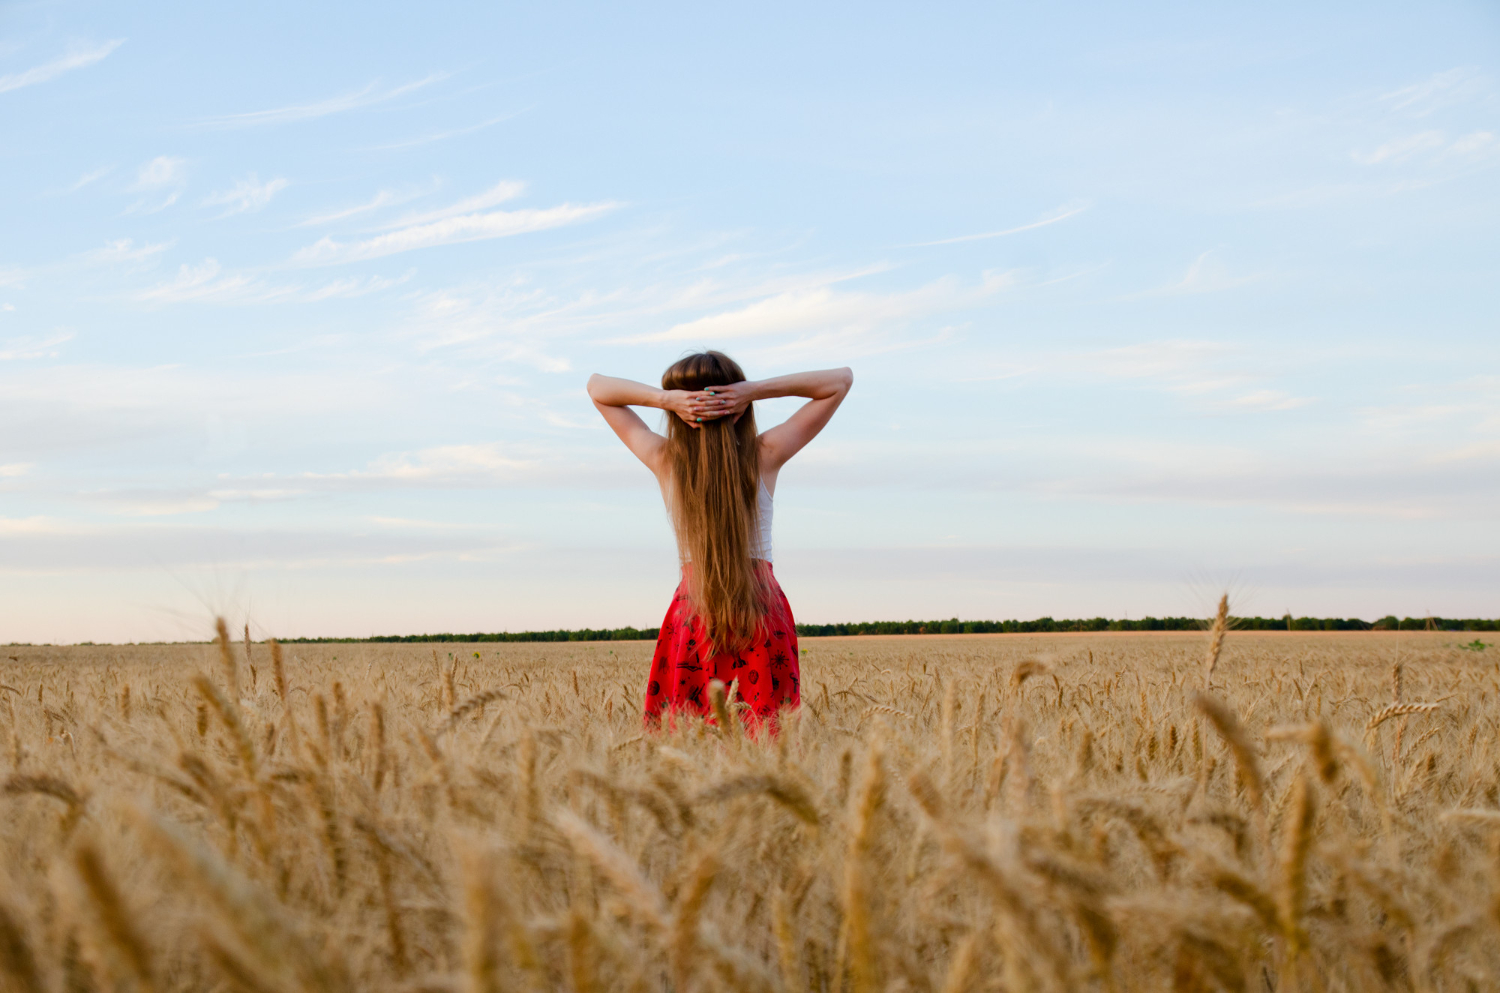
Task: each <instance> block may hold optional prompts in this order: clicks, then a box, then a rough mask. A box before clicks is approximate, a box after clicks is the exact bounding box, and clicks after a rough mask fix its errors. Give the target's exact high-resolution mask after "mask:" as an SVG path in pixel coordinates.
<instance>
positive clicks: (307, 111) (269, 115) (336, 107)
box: [201, 72, 451, 128]
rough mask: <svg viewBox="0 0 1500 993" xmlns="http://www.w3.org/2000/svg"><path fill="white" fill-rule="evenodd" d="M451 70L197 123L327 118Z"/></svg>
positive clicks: (428, 82)
mask: <svg viewBox="0 0 1500 993" xmlns="http://www.w3.org/2000/svg"><path fill="white" fill-rule="evenodd" d="M450 75H451V73H446V72H435V73H432V74H431V75H429V76H425V77H423V78H422V79H418V80H415V81H413V82H410V83H403V84H402V85H400V86H394V87H391V88H389V89H382V88H381V87H380V83H379V81H378V80H377V81H376V82H373V83H370V84H369V85H368V86H365V87H364V88H363V89H359V90H355V91H354V92H352V93H344V94H341V95H339V96H336V97H329V98H328V99H326V100H318V101H316V102H314V103H306V104H296V105H293V106H288V107H273V108H271V109H269V110H253V111H250V112H249V113H244V114H225V115H223V116H221V117H211V118H209V119H207V120H205V121H202V122H201V124H202V126H204V127H213V128H248V127H256V126H259V125H263V124H289V123H292V122H295V121H311V120H315V119H317V118H319V117H327V116H329V115H330V114H342V113H345V112H346V111H351V110H359V109H361V108H363V107H373V106H375V105H376V104H381V103H387V102H389V101H391V100H395V99H396V98H397V97H402V96H405V95H406V94H408V93H414V92H416V91H417V90H420V89H421V88H422V87H424V86H430V85H431V84H433V83H437V82H441V81H442V80H444V79H447V78H448V77H449V76H450Z"/></svg>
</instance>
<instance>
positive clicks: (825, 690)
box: [0, 626, 1500, 993]
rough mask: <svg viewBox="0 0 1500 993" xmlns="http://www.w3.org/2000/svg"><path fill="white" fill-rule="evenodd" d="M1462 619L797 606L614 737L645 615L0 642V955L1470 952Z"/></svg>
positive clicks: (1484, 705)
mask: <svg viewBox="0 0 1500 993" xmlns="http://www.w3.org/2000/svg"><path fill="white" fill-rule="evenodd" d="M1459 640H1462V639H1459V638H1457V637H1456V636H1453V635H1444V634H1416V633H1410V632H1408V633H1404V634H1399V635H1398V634H1382V633H1370V634H1349V635H1292V634H1253V635H1252V634H1236V633H1235V632H1234V631H1232V630H1230V631H1228V632H1227V635H1226V633H1225V632H1224V630H1223V629H1222V626H1220V627H1218V628H1216V630H1214V631H1212V632H1205V633H1204V634H1202V635H1186V636H1172V635H1158V636H1130V635H1124V636H1110V635H1085V636H1076V637H1074V636H1019V635H1005V636H979V637H964V636H958V637H939V636H927V637H906V638H899V637H898V638H848V639H832V638H830V639H806V640H804V642H803V648H804V653H803V656H802V665H803V682H802V685H803V690H804V696H803V700H804V705H803V707H802V708H801V710H800V711H798V712H796V713H794V714H792V715H790V716H789V717H788V719H787V721H786V723H785V726H784V728H783V730H782V733H781V734H779V735H778V736H776V737H774V738H771V739H752V738H750V737H748V736H747V735H746V734H745V733H744V731H743V730H742V729H741V728H740V725H739V724H738V723H737V720H736V718H735V715H734V705H733V699H732V695H730V696H729V697H727V698H726V699H723V700H722V701H721V702H720V711H719V712H720V715H721V719H720V720H719V721H718V722H717V723H714V724H706V723H703V722H700V721H688V722H683V723H681V724H679V725H678V726H676V727H675V728H672V729H669V730H666V731H663V732H660V733H655V734H643V733H642V728H641V722H640V716H639V715H640V693H641V685H640V684H641V683H642V680H643V678H644V673H645V672H646V667H647V664H648V660H649V653H650V649H651V646H650V644H649V643H643V642H602V643H562V644H499V645H496V644H486V645H464V646H455V645H443V646H440V647H439V648H438V650H437V651H435V652H434V651H433V650H432V646H429V645H399V646H398V645H368V644H359V645H356V644H343V645H288V646H284V647H283V648H280V649H279V650H277V649H274V648H273V646H272V645H270V644H267V643H259V642H258V643H253V644H252V643H249V642H248V641H244V640H240V639H236V640H234V641H232V642H231V641H228V640H227V639H225V640H222V641H221V642H219V643H218V644H206V645H176V646H132V647H108V646H96V647H74V648H36V647H13V648H9V649H3V650H0V697H3V698H4V705H3V706H0V721H3V722H4V751H5V759H4V762H5V764H6V765H7V766H8V769H7V770H6V771H5V772H4V773H3V777H4V789H3V794H0V810H3V818H4V819H3V822H0V893H3V895H0V977H3V983H4V988H5V989H13V990H23V991H28V993H34V991H53V993H63V991H83V990H96V989H97V990H144V991H153V990H154V991H168V990H194V991H198V990H236V991H247V993H249V991H256V993H259V991H297V990H308V991H315V990H316V991H324V990H328V991H355V990H359V991H398V990H399V991H419V990H432V991H447V990H453V991H472V993H488V991H499V990H531V991H543V990H577V991H580V993H584V991H594V990H621V991H626V990H629V991H664V990H678V991H682V990H700V989H701V990H718V989H724V990H746V991H765V993H804V991H818V993H831V991H844V990H848V991H856V993H864V991H874V990H879V991H885V990H911V991H921V993H961V991H1001V990H1004V991H1023V990H1028V991H1029V990H1036V991H1049V990H1165V989H1172V990H1189V991H1194V990H1234V991H1240V990H1245V991H1250V990H1257V991H1258V990H1380V989H1386V988H1390V989H1398V990H1482V989H1485V990H1488V989H1495V988H1497V986H1500V796H1497V777H1500V748H1497V726H1500V706H1497V700H1500V674H1497V669H1496V664H1495V663H1496V658H1495V650H1493V649H1491V650H1488V651H1464V650H1461V649H1459V648H1458V647H1457V646H1456V645H1455V644H1454V642H1457V641H1459ZM278 659H279V661H278Z"/></svg>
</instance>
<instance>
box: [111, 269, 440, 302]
mask: <svg viewBox="0 0 1500 993" xmlns="http://www.w3.org/2000/svg"><path fill="white" fill-rule="evenodd" d="M410 277H411V273H406V274H405V275H403V276H401V277H400V278H397V279H390V278H386V277H382V276H367V277H350V278H348V279H335V280H332V281H330V282H327V283H323V284H320V285H307V284H301V283H292V284H275V283H270V282H268V281H266V280H265V279H263V278H261V277H259V276H257V275H254V274H251V273H245V272H231V273H225V272H224V271H223V267H222V266H221V265H220V264H219V261H218V260H217V259H212V258H208V259H204V260H203V261H202V262H200V263H199V264H197V265H188V264H183V265H181V266H179V267H178V270H177V275H176V276H175V277H174V278H173V279H171V280H170V281H168V282H166V283H162V284H160V285H158V286H153V287H151V288H150V289H147V290H142V291H140V292H139V293H137V294H135V296H134V299H135V300H138V301H140V302H142V303H190V302H197V303H214V304H229V305H233V304H269V303H316V302H318V301H321V300H332V299H340V298H349V297H358V296H364V295H366V294H369V293H375V292H378V291H380V290H385V289H390V288H391V287H393V286H399V285H401V284H402V283H404V282H406V280H407V279H409V278H410Z"/></svg>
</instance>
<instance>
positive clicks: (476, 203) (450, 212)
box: [381, 179, 526, 230]
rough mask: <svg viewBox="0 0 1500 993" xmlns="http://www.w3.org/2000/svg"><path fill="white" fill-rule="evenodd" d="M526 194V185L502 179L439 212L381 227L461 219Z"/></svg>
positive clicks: (393, 222) (411, 216)
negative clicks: (453, 218) (481, 191)
mask: <svg viewBox="0 0 1500 993" xmlns="http://www.w3.org/2000/svg"><path fill="white" fill-rule="evenodd" d="M525 192H526V184H525V183H522V182H519V181H517V180H513V179H502V180H501V181H500V182H498V183H496V184H495V185H494V186H491V187H490V188H489V189H487V190H485V191H484V192H483V193H480V194H477V195H475V196H472V197H467V198H465V199H463V200H459V201H458V202H457V203H452V204H449V205H448V206H446V207H440V208H438V209H437V210H429V211H426V212H424V213H421V214H413V215H408V216H407V217H403V218H401V219H400V220H396V221H392V222H391V223H389V224H384V225H381V227H382V228H383V229H385V230H390V229H391V228H408V227H415V226H416V225H419V224H431V223H432V222H433V221H441V220H445V219H447V218H449V217H459V216H461V215H463V214H472V213H474V212H475V211H479V210H488V209H489V208H491V207H495V206H499V205H500V204H502V203H505V202H506V201H507V200H514V199H515V198H516V197H518V196H520V195H521V194H522V193H525Z"/></svg>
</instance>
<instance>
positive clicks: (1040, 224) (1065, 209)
mask: <svg viewBox="0 0 1500 993" xmlns="http://www.w3.org/2000/svg"><path fill="white" fill-rule="evenodd" d="M1091 206H1093V205H1092V204H1090V203H1088V202H1087V201H1083V200H1074V201H1072V202H1071V203H1065V204H1063V205H1062V206H1061V207H1058V208H1057V209H1056V210H1053V211H1050V212H1049V213H1047V214H1044V215H1042V216H1041V217H1040V218H1038V219H1037V220H1035V221H1032V222H1031V223H1030V224H1022V225H1020V226H1019V227H1014V228H1006V229H1005V230H1003V231H986V232H984V233H983V234H966V235H960V236H958V237H957V238H942V239H940V240H938V241H919V242H917V243H915V244H912V245H906V246H904V247H906V248H928V247H931V246H933V245H957V244H959V243H961V242H965V241H983V240H984V239H986V238H1003V237H1005V236H1006V235H1010V234H1020V233H1021V232H1022V231H1031V230H1034V229H1036V228H1044V227H1046V226H1047V225H1049V224H1056V223H1058V222H1059V221H1066V220H1067V219H1068V218H1070V217H1075V216H1077V215H1079V214H1081V213H1083V212H1084V211H1085V210H1088V209H1089V207H1091Z"/></svg>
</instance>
